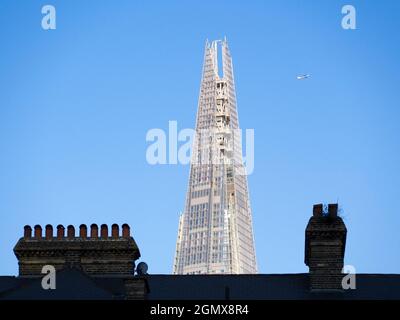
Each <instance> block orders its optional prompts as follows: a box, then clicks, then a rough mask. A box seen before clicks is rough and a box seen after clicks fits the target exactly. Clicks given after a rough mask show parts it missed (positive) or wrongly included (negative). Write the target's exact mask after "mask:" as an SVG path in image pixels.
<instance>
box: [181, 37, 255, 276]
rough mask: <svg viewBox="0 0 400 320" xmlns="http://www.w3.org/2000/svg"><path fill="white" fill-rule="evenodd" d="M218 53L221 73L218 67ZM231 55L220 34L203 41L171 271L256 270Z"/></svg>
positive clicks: (237, 272) (233, 271)
mask: <svg viewBox="0 0 400 320" xmlns="http://www.w3.org/2000/svg"><path fill="white" fill-rule="evenodd" d="M218 49H221V50H222V51H221V53H222V76H220V75H219V72H218ZM238 129H239V121H238V115H237V107H236V94H235V84H234V78H233V67H232V58H231V54H230V52H229V48H228V44H227V41H226V38H225V39H224V40H216V41H213V42H211V43H209V42H208V40H207V41H206V48H205V54H204V62H203V73H202V80H201V86H200V95H199V102H198V111H197V120H196V137H195V139H194V144H193V153H192V161H191V167H190V176H189V184H188V191H187V196H186V205H185V210H184V212H183V214H182V215H181V217H180V220H179V231H178V239H177V245H176V254H175V261H174V270H173V272H174V273H175V274H211V273H228V274H231V273H232V274H239V273H248V274H250V273H257V264H256V257H255V248H254V237H253V229H252V215H251V209H250V202H249V196H248V187H247V177H246V175H245V172H244V168H243V160H242V146H241V141H240V140H241V139H240V136H239V135H238Z"/></svg>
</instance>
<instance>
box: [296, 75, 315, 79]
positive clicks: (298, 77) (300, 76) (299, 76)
mask: <svg viewBox="0 0 400 320" xmlns="http://www.w3.org/2000/svg"><path fill="white" fill-rule="evenodd" d="M310 76H311V75H309V74H301V75H298V76H297V77H296V79H297V80H304V79H308V78H309V77H310Z"/></svg>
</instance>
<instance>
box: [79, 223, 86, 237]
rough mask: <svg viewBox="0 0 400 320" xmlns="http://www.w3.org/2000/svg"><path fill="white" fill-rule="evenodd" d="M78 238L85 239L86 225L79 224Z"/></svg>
mask: <svg viewBox="0 0 400 320" xmlns="http://www.w3.org/2000/svg"><path fill="white" fill-rule="evenodd" d="M79 237H81V238H82V239H86V238H87V227H86V224H81V225H80V226H79Z"/></svg>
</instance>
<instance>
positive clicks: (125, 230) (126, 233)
mask: <svg viewBox="0 0 400 320" xmlns="http://www.w3.org/2000/svg"><path fill="white" fill-rule="evenodd" d="M130 236H131V230H130V228H129V225H127V224H126V223H124V224H123V225H122V237H123V238H130Z"/></svg>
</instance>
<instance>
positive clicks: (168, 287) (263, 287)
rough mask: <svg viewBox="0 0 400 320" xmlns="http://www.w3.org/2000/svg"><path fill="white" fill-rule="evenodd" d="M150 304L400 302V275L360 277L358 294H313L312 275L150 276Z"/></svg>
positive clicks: (355, 292) (358, 277)
mask: <svg viewBox="0 0 400 320" xmlns="http://www.w3.org/2000/svg"><path fill="white" fill-rule="evenodd" d="M148 285H149V290H150V293H149V295H148V299H149V300H168V299H176V300H185V299H201V300H208V299H210V300H214V299H231V300H235V299H236V300H308V299H340V300H342V299H344V300H354V299H356V300H357V299H359V300H365V299H374V300H375V299H389V300H390V299H400V275H399V274H358V275H357V276H356V290H346V291H343V292H337V291H336V292H322V291H319V292H310V290H309V279H308V273H300V274H258V275H150V276H148Z"/></svg>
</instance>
